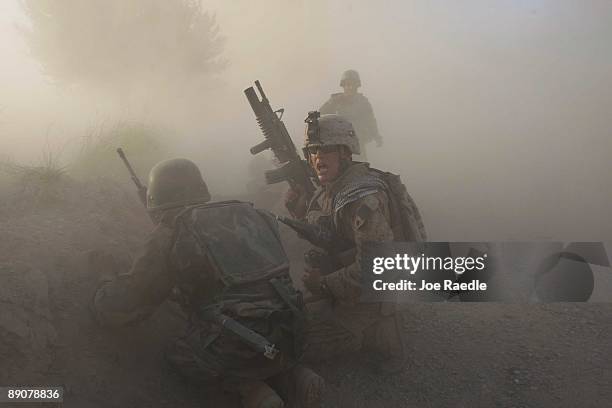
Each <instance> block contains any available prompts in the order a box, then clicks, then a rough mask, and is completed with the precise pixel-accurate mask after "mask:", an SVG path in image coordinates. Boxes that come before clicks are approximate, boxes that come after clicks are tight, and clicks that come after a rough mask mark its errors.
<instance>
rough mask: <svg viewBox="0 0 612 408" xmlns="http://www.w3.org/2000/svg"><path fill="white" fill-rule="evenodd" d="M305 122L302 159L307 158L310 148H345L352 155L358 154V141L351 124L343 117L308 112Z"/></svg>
mask: <svg viewBox="0 0 612 408" xmlns="http://www.w3.org/2000/svg"><path fill="white" fill-rule="evenodd" d="M305 122H306V123H307V126H306V137H305V140H304V148H303V152H304V157H306V158H308V148H309V147H311V146H334V145H336V146H338V145H340V146H346V147H348V148H349V150H350V151H351V153H352V154H359V153H360V150H359V140H358V139H357V135H356V134H355V129H354V128H353V124H352V123H351V122H349V121H348V120H346V119H345V118H344V117H343V116H340V115H336V114H335V113H333V114H328V115H321V114H320V113H319V112H317V111H314V112H309V113H308V117H307V118H306V120H305Z"/></svg>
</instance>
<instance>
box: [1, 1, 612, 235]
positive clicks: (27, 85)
mask: <svg viewBox="0 0 612 408" xmlns="http://www.w3.org/2000/svg"><path fill="white" fill-rule="evenodd" d="M100 4H102V2H101V3H100ZM202 6H203V8H204V9H205V10H210V11H211V12H212V13H214V14H215V16H216V21H217V23H218V26H219V29H220V34H221V35H222V36H223V37H225V49H224V52H223V53H222V58H224V59H225V60H226V61H227V66H226V68H225V69H224V70H222V71H220V72H218V73H214V74H211V75H210V76H208V77H207V80H206V81H205V82H204V83H201V82H198V83H197V84H195V83H194V84H191V83H190V78H185V77H180V78H179V77H176V78H174V77H168V78H166V81H165V82H164V83H163V84H162V83H156V82H155V81H150V79H147V77H146V76H142V77H139V76H137V77H126V78H125V83H126V84H130V86H131V89H135V90H136V91H133V92H132V93H131V94H130V95H129V96H127V97H126V95H116V94H112V93H110V92H107V90H105V89H104V87H101V86H98V87H96V86H95V85H96V84H88V85H87V86H85V85H83V86H78V85H62V84H60V83H55V82H53V81H52V80H51V79H50V78H48V77H46V76H45V75H44V72H43V70H42V69H41V67H40V64H39V63H38V62H37V61H36V60H35V59H34V58H33V57H32V56H31V54H30V52H29V50H28V48H27V47H26V44H25V42H24V39H23V37H22V36H21V35H20V34H19V32H18V30H17V29H16V28H15V24H16V23H17V24H22V25H23V24H25V25H27V24H28V21H27V17H26V15H25V14H24V13H23V10H22V9H21V7H20V4H19V2H17V1H13V0H9V1H4V2H2V4H1V5H0V52H1V56H0V89H1V91H0V92H1V93H0V149H2V150H1V151H2V153H3V154H4V155H10V156H12V157H15V158H17V159H19V160H32V159H33V158H35V157H37V155H39V154H40V150H41V146H42V145H43V144H44V143H47V142H48V143H49V144H50V145H52V146H55V148H57V149H63V150H65V151H67V152H68V153H66V155H67V156H68V157H69V154H70V151H71V150H75V149H76V147H75V145H78V140H79V137H80V135H81V134H82V133H83V132H84V131H85V129H87V128H88V127H91V126H95V125H96V124H97V123H100V122H103V121H113V120H119V119H133V120H139V121H145V122H148V123H155V124H159V125H161V126H164V128H166V129H171V130H172V131H171V132H170V134H171V135H172V140H170V142H171V145H172V146H173V149H174V151H173V152H172V153H171V154H172V155H183V156H187V157H189V158H191V159H193V160H195V161H196V162H198V163H199V164H200V165H201V167H202V170H203V173H204V174H205V175H206V177H207V178H208V181H209V184H210V187H211V190H213V191H217V192H219V193H221V194H225V195H228V194H234V193H239V192H242V191H243V190H244V189H245V184H246V183H247V181H248V179H249V178H251V177H255V175H252V174H249V173H248V168H249V163H250V161H251V157H250V154H249V152H248V148H249V147H250V146H252V145H253V144H255V143H257V142H258V141H260V139H261V135H260V133H259V130H258V128H257V127H256V125H255V121H254V118H253V114H252V112H251V111H250V108H249V106H248V103H247V102H246V100H245V98H244V95H243V93H242V91H243V90H244V88H246V87H248V86H250V85H251V84H252V82H253V81H254V80H255V79H259V80H260V81H261V82H262V84H263V86H264V88H265V89H266V91H267V94H268V97H269V98H270V100H271V103H272V105H273V108H280V107H284V108H285V116H284V120H285V124H286V126H287V128H288V129H289V131H290V133H291V134H292V136H293V139H294V141H295V142H296V144H298V145H299V144H300V143H301V138H302V134H303V119H304V117H305V116H306V113H307V112H308V111H309V110H313V109H315V108H317V107H318V106H320V105H321V104H322V103H323V102H324V101H325V100H326V99H327V98H328V97H329V94H330V93H333V92H339V88H338V82H339V78H340V74H341V73H342V71H344V70H345V69H356V70H358V71H359V72H360V74H361V77H362V82H363V87H362V88H361V91H362V92H363V93H364V94H365V95H366V96H367V97H368V98H369V99H370V101H371V102H372V104H373V106H374V110H375V113H376V115H377V118H378V122H379V126H380V130H381V134H382V135H383V138H384V140H385V144H384V146H383V147H382V148H380V149H376V148H374V147H373V146H372V147H370V149H369V150H370V159H371V162H372V165H373V166H374V167H378V168H381V169H385V170H391V171H394V172H397V173H400V174H401V175H402V178H403V180H404V182H405V183H406V185H407V186H408V190H409V191H410V192H411V194H412V195H413V197H414V198H415V200H416V201H417V203H418V204H419V206H420V207H421V209H422V212H423V214H424V217H425V221H426V224H427V225H428V229H429V230H430V235H431V238H432V239H434V240H505V239H559V240H604V241H612V223H611V222H610V221H609V220H610V219H611V218H612V209H611V206H610V203H611V202H612V183H611V182H610V181H609V175H610V174H612V164H611V161H610V153H611V152H612V138H611V137H610V130H611V129H612V125H611V123H610V120H611V119H610V108H611V107H612V93H610V89H612V49H611V48H610V45H609V39H610V38H611V36H612V4H611V3H609V2H607V1H603V0H602V1H596V0H593V1H590V2H584V3H577V2H573V1H569V0H567V1H553V0H532V1H527V0H516V1H497V2H490V1H485V0H471V1H465V2H460V3H459V2H452V1H425V0H419V1H410V2H406V1H400V0H389V1H383V2H378V3H376V5H375V3H374V2H372V1H365V0H339V1H333V2H332V1H323V0H314V1H305V0H292V1H287V0H282V1H281V0H260V1H256V2H254V1H248V0H235V1H232V2H227V1H222V0H213V1H205V2H202ZM142 28H143V27H139V26H134V27H133V29H134V32H135V33H136V32H138V30H140V29H142ZM111 34H112V33H109V35H111ZM121 40H122V39H117V43H118V44H119V43H121ZM176 47H181V44H180V43H177V44H176ZM134 52H137V50H135V51H134ZM164 58H167V57H166V56H164V55H159V59H160V61H163V60H164ZM174 84H180V85H177V86H176V87H173V85H174ZM168 89H173V91H172V92H168ZM177 90H178V91H177ZM228 180H230V181H229V182H228Z"/></svg>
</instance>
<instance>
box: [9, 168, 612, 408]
mask: <svg viewBox="0 0 612 408" xmlns="http://www.w3.org/2000/svg"><path fill="white" fill-rule="evenodd" d="M1 187H2V188H1V190H0V230H1V231H2V234H0V279H1V281H2V285H0V305H1V308H2V309H1V310H0V359H1V361H2V370H0V385H62V386H64V388H65V390H66V395H65V402H64V404H63V405H62V406H63V407H78V408H90V407H91V408H94V407H96V408H97V407H99V408H102V407H104V408H113V407H152V408H162V407H168V408H170V407H173V408H174V407H181V408H191V407H194V408H195V407H201V406H211V407H230V408H231V407H238V406H239V405H238V402H237V401H236V399H235V397H232V396H228V395H223V394H221V393H219V392H218V391H217V390H214V389H201V388H197V387H193V386H189V385H186V384H184V383H183V382H181V380H180V379H179V378H177V377H176V376H175V375H174V374H173V373H172V372H170V371H169V370H167V369H166V367H165V365H164V362H163V359H162V357H161V350H162V348H163V345H164V344H165V342H166V341H167V340H168V339H169V338H171V337H172V336H173V335H175V334H177V333H180V331H181V328H182V326H183V322H182V320H181V319H180V317H179V315H178V314H177V313H176V311H175V310H174V309H173V307H172V306H171V305H170V304H166V305H164V306H163V307H162V308H161V309H160V310H159V311H158V312H157V313H156V314H155V315H154V316H153V317H152V318H151V319H150V320H148V321H147V322H145V323H144V324H142V325H140V326H137V327H130V328H124V329H121V330H116V331H108V330H102V329H100V328H98V327H97V326H96V325H95V323H94V322H93V320H92V319H91V316H90V313H89V310H88V304H89V301H90V299H91V296H92V293H93V288H94V286H95V277H93V276H91V273H90V272H89V271H88V268H87V257H88V254H89V253H90V251H92V250H104V251H110V252H112V253H114V254H116V255H117V257H118V258H119V259H125V262H126V264H127V262H128V260H129V254H130V253H133V252H134V251H135V250H136V249H137V248H138V246H139V244H140V243H141V241H142V239H143V238H144V236H145V235H146V233H147V232H148V230H150V228H151V226H150V222H149V220H148V218H147V217H146V215H145V213H144V211H143V210H142V208H141V206H140V203H139V202H138V200H137V198H136V196H135V193H134V192H133V191H132V190H131V189H129V187H128V186H120V185H117V184H116V183H114V182H111V181H108V180H103V179H100V180H95V181H92V182H89V183H84V182H77V181H74V180H70V179H69V178H64V179H62V180H61V181H60V182H58V183H57V184H55V185H54V186H53V187H52V188H51V189H49V188H48V187H44V188H40V186H34V187H32V186H27V188H24V187H23V186H19V185H14V184H6V183H5V184H4V185H2V186H1ZM255 201H256V202H257V200H255ZM269 202H270V196H267V197H265V198H264V199H263V201H262V202H261V203H260V204H262V205H269ZM283 234H284V236H285V237H286V238H287V247H288V252H289V253H290V254H291V256H292V258H294V259H295V260H296V261H297V262H296V265H297V267H296V269H295V270H296V271H297V270H299V253H300V252H301V248H302V245H301V244H300V243H298V241H297V240H296V238H295V236H294V235H293V234H292V233H291V232H289V231H286V230H285V231H284V232H283ZM294 273H295V271H294ZM405 315H406V319H405V330H406V335H407V347H408V350H409V354H410V364H409V365H408V366H407V367H406V369H405V371H404V372H402V373H400V374H396V375H393V376H381V375H377V374H374V372H373V371H372V370H370V369H369V368H368V366H367V363H366V362H365V361H364V360H363V359H361V358H359V357H357V358H351V359H346V358H345V359H338V360H336V361H329V362H326V363H325V364H322V365H320V366H318V367H316V369H317V370H318V371H320V372H321V374H323V375H324V377H325V378H326V380H327V383H328V389H327V393H326V400H327V402H326V406H327V407H356V408H358V407H412V406H414V407H447V406H454V407H517V408H518V407H549V406H554V407H577V406H581V407H607V406H610V401H612V341H611V339H612V304H546V305H517V304H512V305H511V304H493V303H487V304H458V303H443V304H442V303H438V304H412V305H409V306H407V307H406V311H405ZM6 406H8V405H6ZM20 406H22V407H24V406H25V405H20ZM38 406H41V405H38Z"/></svg>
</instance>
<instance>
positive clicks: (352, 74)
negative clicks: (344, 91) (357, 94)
mask: <svg viewBox="0 0 612 408" xmlns="http://www.w3.org/2000/svg"><path fill="white" fill-rule="evenodd" d="M347 82H352V83H353V84H355V85H357V87H360V86H361V78H359V72H357V71H355V70H354V69H349V70H347V71H344V73H343V74H342V78H340V86H344V84H345V83H347Z"/></svg>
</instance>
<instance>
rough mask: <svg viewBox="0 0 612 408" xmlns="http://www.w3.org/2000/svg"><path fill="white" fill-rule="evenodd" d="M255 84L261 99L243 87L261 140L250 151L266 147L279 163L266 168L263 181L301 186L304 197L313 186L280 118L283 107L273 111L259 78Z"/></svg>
mask: <svg viewBox="0 0 612 408" xmlns="http://www.w3.org/2000/svg"><path fill="white" fill-rule="evenodd" d="M255 86H256V87H257V90H258V91H259V95H261V100H260V99H259V97H258V96H257V93H256V92H255V89H253V87H252V86H251V87H249V88H247V89H245V90H244V94H245V95H246V97H247V99H248V101H249V104H250V105H251V108H252V109H253V112H254V113H255V117H256V118H257V123H258V124H259V127H260V128H261V131H262V133H263V135H264V137H265V140H264V141H263V142H261V143H259V144H257V145H255V146H253V147H252V148H251V154H253V155H255V154H257V153H260V152H262V151H264V150H266V149H270V150H272V153H274V156H275V157H276V159H277V160H278V162H279V164H280V165H281V166H280V167H279V168H277V169H274V170H268V171H266V173H265V177H266V183H267V184H275V183H280V182H282V181H287V182H289V185H290V186H291V187H292V188H296V187H298V186H299V187H301V188H302V189H303V190H304V191H305V193H306V197H307V198H310V197H311V196H312V194H313V193H314V190H315V186H314V185H313V184H312V181H311V180H310V175H309V172H310V168H309V166H308V163H306V161H305V160H304V159H302V158H301V157H300V156H299V155H298V152H297V150H296V148H295V145H294V144H293V141H292V140H291V136H289V132H288V131H287V128H286V127H285V124H284V123H283V121H282V120H281V118H282V114H283V112H284V110H283V109H279V110H278V111H273V110H272V107H271V106H270V102H269V101H268V98H267V97H266V94H265V93H264V90H263V88H262V87H261V84H260V83H259V81H255ZM277 113H279V114H280V115H278V114H277ZM299 187H298V188H299Z"/></svg>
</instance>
